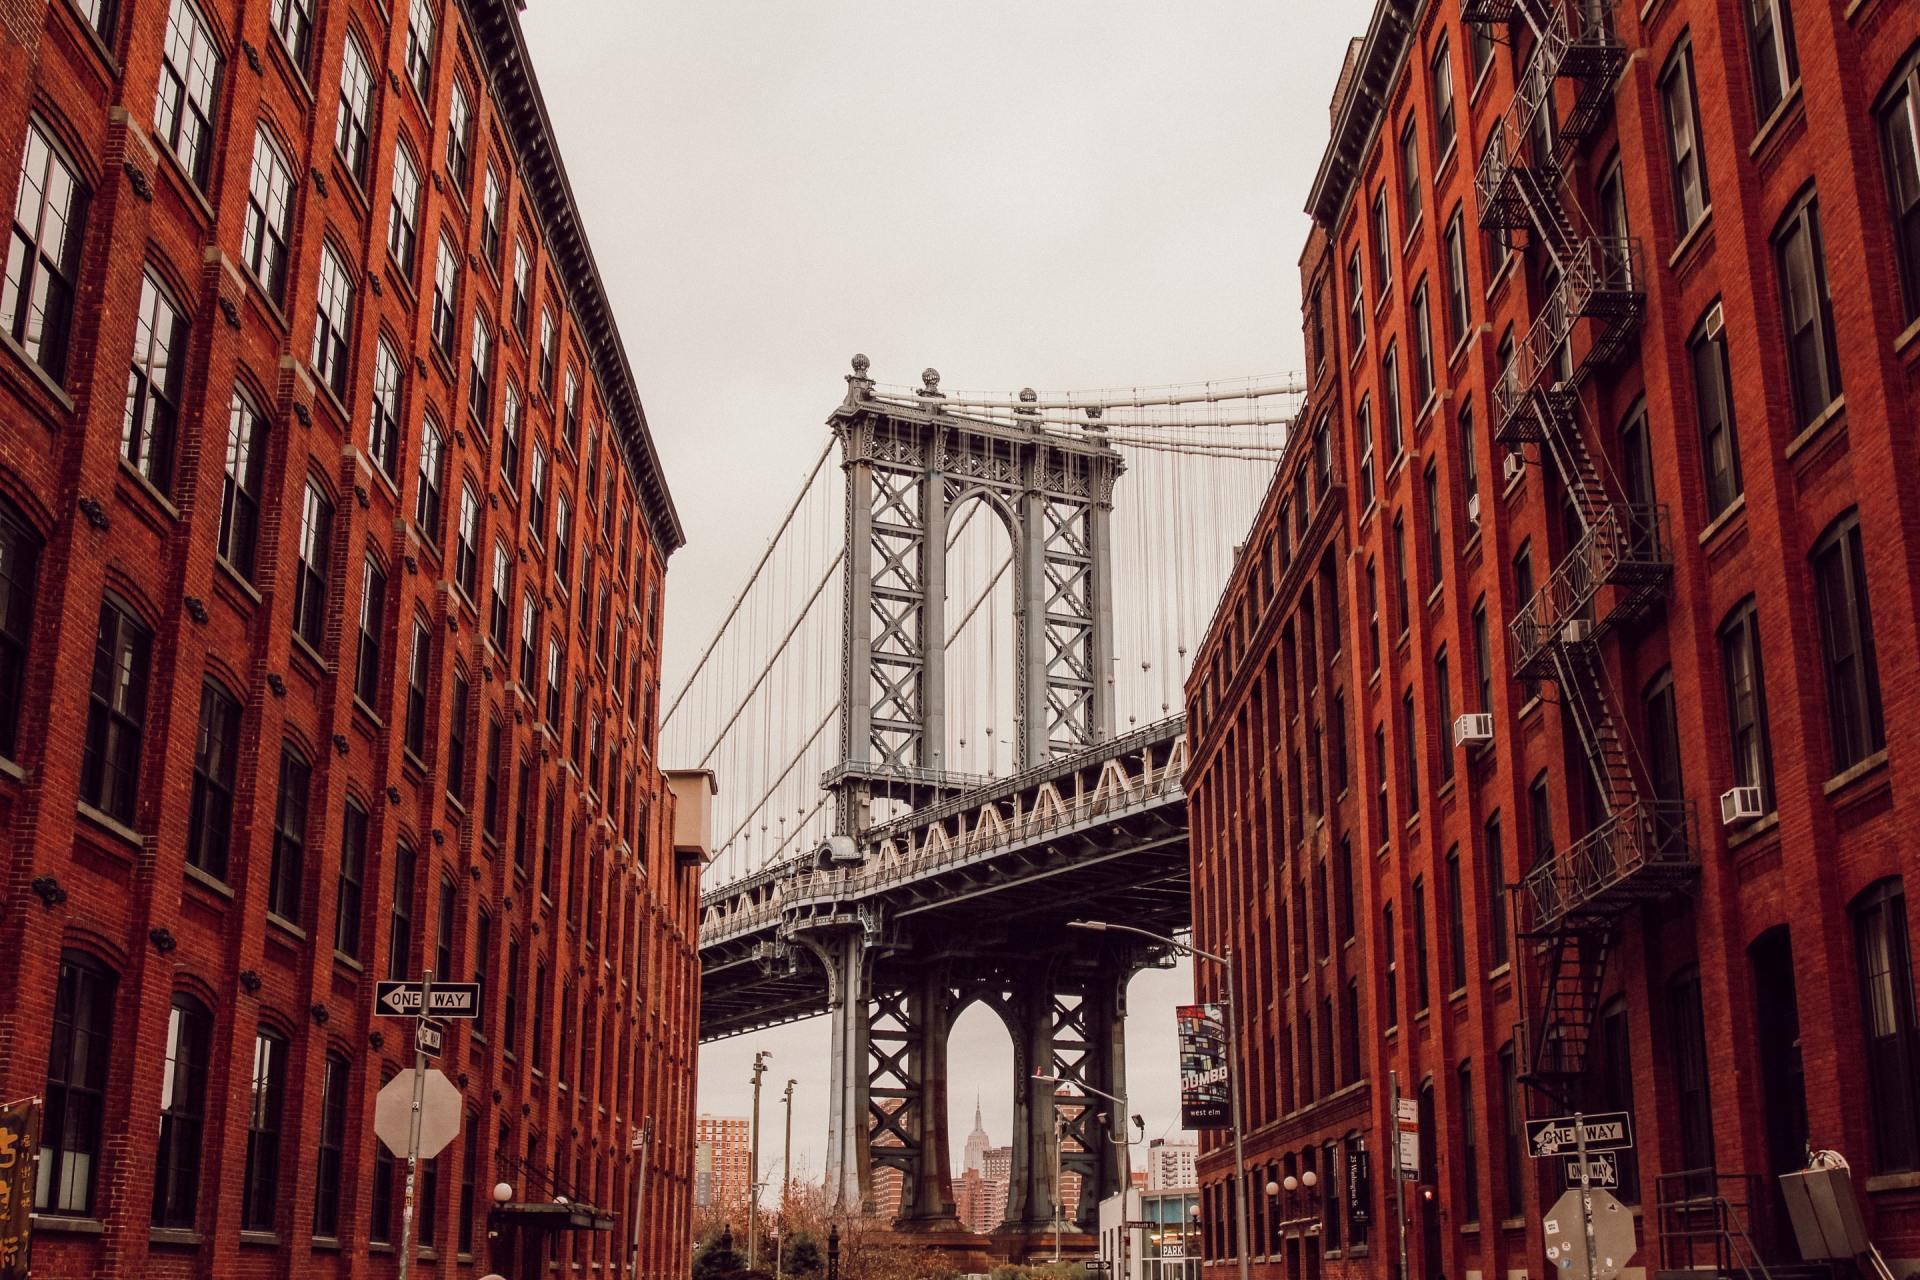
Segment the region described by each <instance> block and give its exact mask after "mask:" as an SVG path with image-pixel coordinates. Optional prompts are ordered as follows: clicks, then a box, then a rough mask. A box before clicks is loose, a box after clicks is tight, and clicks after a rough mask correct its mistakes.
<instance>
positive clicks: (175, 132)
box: [153, 0, 220, 187]
mask: <svg viewBox="0 0 1920 1280" xmlns="http://www.w3.org/2000/svg"><path fill="white" fill-rule="evenodd" d="M219 87H220V50H219V48H218V46H217V44H216V42H215V40H214V38H213V30H212V29H211V28H210V27H208V26H207V20H206V19H205V18H203V17H201V16H200V10H199V9H197V8H195V7H194V5H193V0H173V6H172V9H171V11H170V12H169V13H168V15H167V39H166V43H165V44H164V45H162V46H161V50H160V86H159V89H158V90H157V91H156V92H155V94H154V100H153V130H154V132H155V133H157V134H159V135H160V139H161V141H163V142H165V143H166V145H167V149H168V150H170V151H172V152H173V154H174V155H175V157H177V158H178V159H179V161H180V167H181V168H183V169H185V170H186V171H187V176H188V177H190V178H191V179H193V184H194V185H195V186H197V187H203V186H205V185H206V182H207V162H208V160H209V159H210V158H211V157H212V155H213V112H214V97H215V95H216V94H217V93H218V92H219Z"/></svg>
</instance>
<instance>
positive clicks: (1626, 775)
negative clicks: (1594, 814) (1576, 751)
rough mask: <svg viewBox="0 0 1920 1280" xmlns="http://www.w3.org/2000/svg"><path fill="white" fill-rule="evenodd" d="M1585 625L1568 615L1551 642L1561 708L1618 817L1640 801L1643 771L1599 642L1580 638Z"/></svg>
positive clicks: (1606, 801)
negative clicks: (1618, 713)
mask: <svg viewBox="0 0 1920 1280" xmlns="http://www.w3.org/2000/svg"><path fill="white" fill-rule="evenodd" d="M1581 626H1582V620H1579V619H1573V620H1569V621H1568V623H1567V624H1566V627H1565V628H1564V629H1563V634H1562V635H1561V637H1560V641H1559V643H1556V644H1553V645H1551V646H1550V647H1549V652H1550V653H1552V655H1553V662H1554V667H1555V683H1556V684H1558V685H1559V687H1560V710H1561V713H1562V714H1563V715H1565V716H1566V717H1567V718H1568V719H1570V720H1572V721H1573V726H1574V732H1575V733H1576V734H1578V735H1579V738H1580V745H1581V747H1582V748H1583V749H1584V750H1585V751H1586V753H1587V767H1588V768H1590V769H1591V770H1593V778H1594V783H1595V785H1596V787H1597V789H1598V791H1599V793H1600V798H1601V801H1602V803H1604V804H1605V805H1606V807H1607V814H1608V816H1609V817H1618V816H1620V815H1621V814H1623V813H1625V812H1627V811H1628V810H1630V809H1632V808H1633V807H1634V806H1635V805H1636V804H1638V802H1639V800H1640V794H1641V789H1640V785H1639V782H1638V778H1639V775H1640V770H1639V768H1638V767H1637V766H1638V761H1637V760H1636V759H1635V756H1634V753H1633V751H1632V750H1631V749H1630V748H1629V746H1628V744H1627V743H1626V741H1625V739H1624V738H1623V737H1622V735H1621V732H1620V725H1619V722H1618V721H1617V720H1615V719H1614V716H1613V712H1612V710H1611V708H1610V706H1609V704H1610V703H1611V702H1612V701H1613V699H1612V698H1611V697H1609V696H1608V694H1609V690H1608V687H1607V684H1608V682H1607V678H1606V671H1605V669H1604V668H1603V667H1602V666H1601V664H1600V654H1599V646H1598V645H1597V644H1595V643H1593V641H1592V640H1591V639H1590V638H1588V639H1582V638H1579V636H1578V634H1577V632H1578V630H1579V629H1580V628H1581Z"/></svg>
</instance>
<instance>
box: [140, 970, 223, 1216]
mask: <svg viewBox="0 0 1920 1280" xmlns="http://www.w3.org/2000/svg"><path fill="white" fill-rule="evenodd" d="M212 1039H213V1015H212V1014H211V1013H209V1012H207V1009H206V1006H204V1005H202V1004H201V1003H200V1002H199V1001H198V1000H195V999H194V998H193V997H191V996H184V995H182V996H175V997H174V998H173V1008H172V1010H171V1011H170V1012H169V1013H168V1015H167V1058H166V1068H165V1070H164V1072H163V1073H162V1075H161V1083H160V1146H159V1150H158V1152H157V1153H156V1158H155V1162H154V1175H153V1225H154V1226H156V1227H173V1228H184V1229H188V1230H191V1229H192V1228H193V1227H194V1225H195V1217H196V1214H195V1211H196V1210H197V1209H198V1208H199V1199H200V1138H201V1133H202V1131H203V1130H204V1128H205V1126H206V1119H207V1060H208V1051H209V1049H210V1047H211V1042H212Z"/></svg>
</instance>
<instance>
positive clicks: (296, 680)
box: [0, 0, 697, 1277]
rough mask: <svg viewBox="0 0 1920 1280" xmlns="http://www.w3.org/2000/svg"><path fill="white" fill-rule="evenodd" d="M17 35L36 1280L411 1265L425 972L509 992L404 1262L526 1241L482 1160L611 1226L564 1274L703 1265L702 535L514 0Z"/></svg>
mask: <svg viewBox="0 0 1920 1280" xmlns="http://www.w3.org/2000/svg"><path fill="white" fill-rule="evenodd" d="M0 22H4V23H5V26H6V40H5V41H4V42H3V43H0V85H4V86H5V87H4V89H0V149H4V151H5V154H6V155H7V157H8V163H7V165H6V168H5V174H6V182H5V188H4V189H5V192H6V196H7V201H8V205H7V207H9V208H10V209H12V210H13V220H12V223H11V239H10V241H9V252H8V259H7V261H8V267H7V273H6V276H5V279H4V284H0V335H3V336H0V405H3V406H4V418H0V620H3V621H0V757H4V758H0V865H3V866H4V867H5V879H4V882H0V893H3V894H4V899H3V900H0V901H3V902H4V906H3V907H0V955H4V957H5V960H4V961H3V962H0V1096H4V1097H8V1098H13V1097H19V1096H22V1095H28V1094H43V1095H44V1096H45V1097H46V1100H47V1105H46V1120H45V1134H44V1137H45V1142H44V1154H43V1157H42V1160H41V1164H40V1179H39V1185H38V1187H37V1189H36V1191H37V1194H36V1197H35V1199H36V1208H37V1215H36V1219H35V1224H36V1225H35V1232H34V1264H35V1274H36V1275H44V1276H48V1277H54V1276H73V1275H83V1274H91V1275H112V1276H153V1277H162V1276H180V1277H185V1276H221V1277H229V1276H233V1277H238V1276H292V1275H298V1276H315V1275H320V1276H334V1275H337V1276H379V1275H386V1274H390V1273H391V1272H392V1271H393V1269H394V1266H395V1257H394V1253H395V1249H396V1247H397V1245H398V1242H399V1240H400V1233H401V1222H400V1209H399V1203H398V1202H399V1197H400V1192H401V1185H402V1183H404V1180H405V1168H404V1163H403V1162H402V1163H398V1164H397V1163H396V1162H395V1161H393V1160H392V1159H391V1158H389V1157H388V1156H387V1155H386V1154H385V1152H384V1150H383V1149H382V1148H380V1146H379V1145H378V1143H377V1141H376V1139H375V1138H374V1136H373V1133H372V1108H373V1098H374V1095H375V1093H376V1091H377V1090H378V1089H379V1088H380V1086H381V1085H382V1084H383V1083H384V1082H385V1081H386V1080H387V1079H388V1078H389V1077H391V1076H393V1075H394V1074H395V1073H396V1072H398V1071H400V1070H402V1069H404V1068H406V1067H408V1066H410V1065H411V1061H412V1053H411V1046H410V1043H409V1038H410V1037H409V1034H408V1027H407V1025H406V1024H405V1023H403V1022H398V1021H395V1020H391V1019H386V1018H379V1017H376V1016H374V1013H373V1001H372V992H373V986H374V983H375V981H376V980H377V979H382V978H387V977H390V976H404V977H409V978H411V977H415V976H417V975H419V974H420V973H421V972H422V971H423V970H429V969H430V970H432V971H433V972H434V973H435V974H436V976H439V977H442V978H446V979H464V980H477V981H478V982H479V983H480V984H481V986H482V989H483V999H482V1016H481V1017H480V1018H479V1019H478V1020H477V1021H475V1022H472V1023H453V1024H451V1030H450V1032H449V1035H448V1041H447V1046H446V1051H445V1053H444V1055H443V1057H442V1059H441V1062H440V1065H441V1066H442V1067H443V1069H444V1070H445V1071H446V1072H447V1074H448V1076H449V1077H451V1078H452V1079H453V1080H454V1081H455V1082H456V1084H457V1085H458V1087H459V1089H460V1091H461V1092H462V1094H463V1095H464V1096H465V1098H466V1102H467V1111H466V1120H465V1125H464V1131H463V1134H462V1136H461V1137H460V1138H458V1139H456V1140H455V1142H454V1144H453V1145H452V1146H450V1147H449V1148H448V1149H447V1150H446V1151H445V1153H443V1154H442V1155H441V1156H440V1157H439V1158H438V1159H437V1160H435V1161H433V1162H431V1163H430V1164H428V1165H427V1166H426V1172H425V1174H424V1176H423V1180H422V1188H421V1191H422V1196H421V1203H420V1213H419V1221H418V1239H419V1241H420V1243H421V1244H422V1245H423V1246H424V1248H423V1251H422V1253H421V1257H422V1259H430V1262H426V1263H424V1264H423V1268H422V1269H423V1271H426V1272H431V1273H435V1274H446V1275H469V1274H471V1275H478V1274H480V1273H482V1272H484V1271H486V1270H489V1269H490V1265H491V1266H497V1265H501V1263H500V1260H499V1259H498V1258H494V1257H490V1253H491V1252H492V1250H493V1248H494V1247H496V1246H495V1245H492V1244H490V1241H489V1239H488V1216H487V1215H488V1210H489V1208H490V1207H491V1189H492V1187H493V1184H494V1182H495V1181H496V1180H504V1181H507V1182H509V1183H511V1184H512V1185H513V1187H514V1191H515V1196H514V1198H515V1200H516V1201H543V1202H544V1201H550V1200H551V1198H552V1197H553V1195H555V1194H565V1195H566V1196H568V1197H569V1199H570V1200H572V1201H573V1202H575V1203H576V1204H583V1205H585V1206H589V1207H591V1209H592V1210H596V1211H598V1212H589V1211H588V1210H587V1209H586V1208H583V1209H582V1210H581V1212H579V1213H577V1214H575V1215H573V1216H574V1219H575V1221H576V1222H577V1223H579V1224H583V1225H599V1226H601V1227H602V1228H610V1229H601V1230H586V1231H580V1232H576V1233H573V1234H563V1235H560V1236H557V1237H556V1238H555V1242H554V1246H553V1247H554V1249H555V1251H556V1252H557V1254H558V1256H559V1257H561V1258H569V1257H570V1258H571V1259H572V1260H574V1261H575V1262H576V1263H580V1264H585V1263H588V1262H593V1263H597V1264H599V1265H601V1266H602V1267H608V1268H627V1267H629V1266H631V1265H632V1259H633V1254H632V1253H631V1252H630V1247H632V1246H637V1247H638V1250H639V1255H638V1268H637V1269H638V1271H639V1272H640V1273H641V1274H645V1275H670V1274H676V1273H678V1272H679V1270H680V1268H681V1267H683V1266H684V1258H685V1245H686V1237H687V1230H688V1221H689V1217H688V1215H689V1204H690V1193H691V1188H690V1185H689V1182H690V1171H691V1165H692V1140H693V1135H692V1124H693V1116H692V1110H691V1107H692V1073H693V1052H694V1043H695V1041H694V1037H695V1030H694V1028H695V1015H696V1009H695V1001H696V999H697V995H696V992H697V984H696V982H695V965H696V963H697V960H696V956H695V952H694V940H693V931H694V914H693V913H694V899H695V894H696V892H697V885H696V880H697V868H696V867H695V866H694V865H691V863H690V861H689V860H688V859H686V858H684V857H680V856H677V855H676V852H675V847H676V840H675V838H674V835H673V822H674V805H673V803H672V799H671V795H670V793H669V792H668V790H667V786H666V781H665V779H664V778H663V775H662V773H661V771H660V769H659V767H658V766H657V764H656V763H655V759H654V749H655V719H656V715H655V713H656V707H657V697H656V689H657V680H658V674H659V643H660V598H661V579H662V575H663V573H664V570H665V567H666V560H667V557H668V556H669V554H670V553H671V552H672V551H673V550H674V549H675V548H676V547H677V546H678V545H679V544H680V542H681V540H682V534H681V530H680V526H679V523H678V520H677V518H676V516H675V513H674V510H673V506H672V502H671V499H670V498H669V496H668V493H667V490H666V486H665V482H664V480H663V478H662V476H661V472H660V467H659V462H658V459H657V457H656V456H655V453H654V449H653V446H652V443H651V440H650V438H649V435H648V429H647V423H646V417H645V414H644V412H643V410H642V408H641V404H640V400H639V396H638V393H637V392H636V390H635V387H634V384H633V379H632V375H631V371H630V369H629V368H628V365H627V363H626V359H625V356H624V354H623V350H622V347H621V343H620V338H619V334H618V331H617V329H616V327H615V325H614V320H613V316H612V313H611V309H610V305H609V302H608V299H607V296H606V293H605V290H604V288H603V286H602V284H601V282H600V279H599V276H598V273H597V271H596V269H595V266H594V262H593V256H592V252H591V249H590V247H589V246H588V243H587V241H586V239H585V234H584V231H583V229H582V227H581V222H580V215H579V210H578V208H577V207H576V205H575V203H574V201H573V198H572V195H571V192H570V189H569V187H568V184H567V179H566V173H565V170H564V168H563V167H562V165H561V161H560V157H559V153H558V150H557V145H556V140H555V137H554V135H553V131H552V129H551V126H550V125H549V123H548V121H547V119H546V115H545V112H544V110H543V107H542V104H541V98H540V92H539V87H538V85H537V83H536V82H535V80H534V78H533V73H532V70H531V68H530V66H529V64H528V59H527V50H526V46H525V44H524V42H523V40H522V37H521V33H520V29H519V25H518V20H517V17H516V15H515V7H514V6H513V5H512V4H509V3H508V2H507V0H402V2H400V3H396V4H392V5H383V4H377V3H372V2H371V0H276V2H275V3H271V4H240V3H234V2H233V0H119V2H118V3H116V2H115V0H8V2H7V3H6V4H5V5H4V6H3V7H0ZM681 843H684V842H681ZM642 1131H648V1132H650V1134H651V1137H650V1139H649V1140H648V1141H647V1142H646V1143H645V1144H644V1146H643V1148H642V1149H643V1150H644V1161H645V1178H644V1199H643V1208H642V1210H641V1213H642V1218H643V1220H642V1221H639V1222H636V1220H635V1217H634V1209H633V1206H634V1203H635V1200H636V1198H637V1196H636V1192H638V1191H640V1190H642V1184H641V1180H640V1178H639V1177H638V1175H639V1173H640V1171H641V1166H640V1160H639V1159H638V1158H637V1157H636V1156H635V1154H634V1153H633V1148H634V1147H635V1146H636V1145H637V1144H636V1142H635V1137H636V1135H637V1134H638V1133H640V1132H642ZM508 1265H512V1264H511V1263H509V1264H508ZM622 1273H623V1274H624V1273H625V1272H624V1271H622Z"/></svg>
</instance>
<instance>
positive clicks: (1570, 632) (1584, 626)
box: [1560, 618, 1593, 644]
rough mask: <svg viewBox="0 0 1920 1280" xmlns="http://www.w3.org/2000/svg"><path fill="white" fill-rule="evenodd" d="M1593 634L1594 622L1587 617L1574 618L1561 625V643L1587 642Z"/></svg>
mask: <svg viewBox="0 0 1920 1280" xmlns="http://www.w3.org/2000/svg"><path fill="white" fill-rule="evenodd" d="M1591 635H1593V624H1592V623H1591V622H1588V621H1587V620H1586V619H1585V618H1574V619H1572V620H1570V621H1568V622H1565V623H1562V624H1561V627H1560V643H1561V644H1585V643H1586V642H1587V639H1588V637H1590V636H1591Z"/></svg>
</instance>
